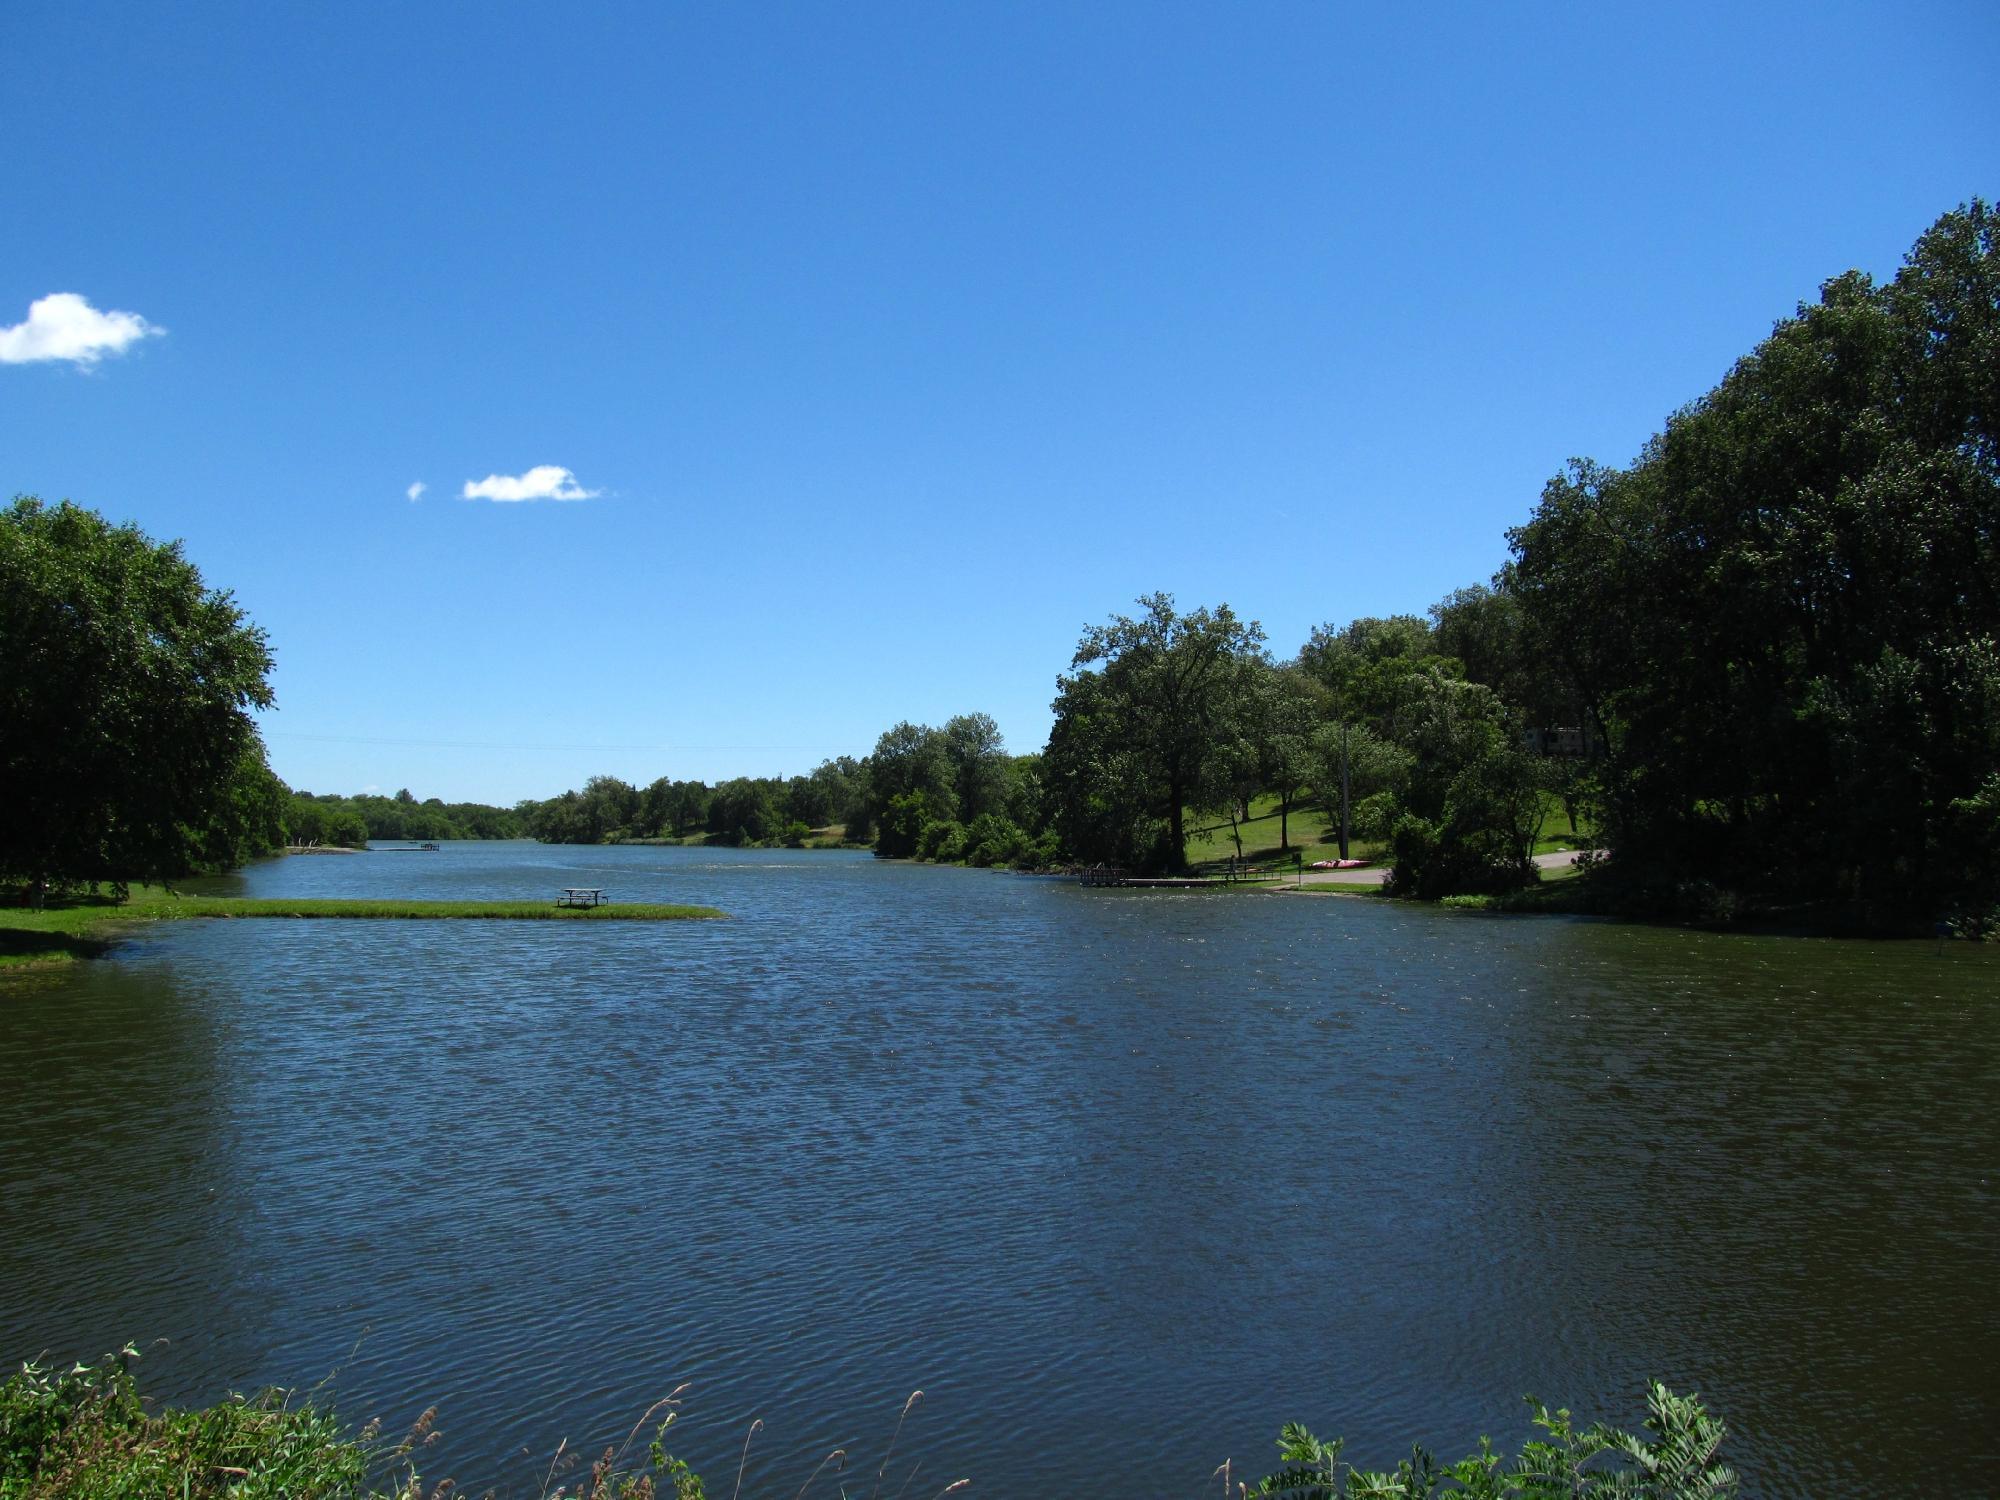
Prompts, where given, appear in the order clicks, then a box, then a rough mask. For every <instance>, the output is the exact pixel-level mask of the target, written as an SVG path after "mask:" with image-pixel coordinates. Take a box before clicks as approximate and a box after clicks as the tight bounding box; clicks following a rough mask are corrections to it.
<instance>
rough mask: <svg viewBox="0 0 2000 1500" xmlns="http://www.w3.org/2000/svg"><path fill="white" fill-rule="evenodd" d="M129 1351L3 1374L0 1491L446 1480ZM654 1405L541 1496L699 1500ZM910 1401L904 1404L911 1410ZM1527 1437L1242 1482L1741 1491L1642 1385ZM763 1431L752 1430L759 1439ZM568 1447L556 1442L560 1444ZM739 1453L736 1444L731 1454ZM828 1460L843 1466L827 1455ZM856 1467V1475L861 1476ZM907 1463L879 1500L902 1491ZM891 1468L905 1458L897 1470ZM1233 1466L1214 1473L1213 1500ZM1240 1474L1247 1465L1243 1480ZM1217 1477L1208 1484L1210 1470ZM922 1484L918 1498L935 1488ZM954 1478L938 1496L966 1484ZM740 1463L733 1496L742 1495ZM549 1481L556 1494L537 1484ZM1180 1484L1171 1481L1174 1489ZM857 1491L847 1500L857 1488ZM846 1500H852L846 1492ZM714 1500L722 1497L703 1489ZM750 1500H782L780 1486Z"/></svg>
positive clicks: (397, 1497) (1592, 1491)
mask: <svg viewBox="0 0 2000 1500" xmlns="http://www.w3.org/2000/svg"><path fill="white" fill-rule="evenodd" d="M136 1357H137V1356H136V1351H134V1350H133V1349H130V1348H127V1349H125V1350H123V1351H121V1352H120V1353H118V1354H114V1355H109V1356H107V1357H106V1358H105V1359H103V1360H101V1361H100V1362H98V1363H97V1364H95V1365H75V1366H73V1367H71V1368H70V1369H68V1370H62V1369H44V1368H41V1367H38V1366H36V1365H32V1364H31V1365H28V1366H26V1367H25V1368H23V1369H22V1370H21V1371H20V1372H19V1373H18V1374H15V1375H12V1376H9V1377H8V1378H7V1379H5V1380H0V1496H6V1497H9V1500H57V1497H65V1500H114V1497H127V1496H133V1497H136V1496H142V1495H143V1496H154V1495H161V1496H166V1495H171V1496H177V1497H180V1500H222V1497H234V1500H280V1497H282V1500H370V1497H375V1500H425V1497H429V1500H439V1497H442V1496H443V1495H445V1494H446V1493H447V1492H449V1491H451V1490H453V1489H454V1488H455V1486H453V1484H452V1482H451V1481H450V1480H449V1479H445V1480H441V1481H438V1482H437V1483H435V1484H433V1485H428V1486H427V1485H426V1484H425V1483H424V1481H423V1480H422V1479H421V1478H420V1477H419V1475H418V1473H417V1464H418V1461H419V1460H420V1459H421V1458H422V1457H423V1456H424V1452H425V1450H426V1449H427V1448H428V1447H429V1445H430V1441H431V1439H432V1437H433V1433H434V1427H433V1424H434V1422H435V1420H436V1416H437V1413H436V1410H435V1409H433V1410H431V1411H427V1412H425V1413H424V1414H423V1415H422V1416H420V1417H418V1418H417V1420H416V1422H415V1424H414V1425H412V1427H411V1428H410V1429H409V1431H408V1433H407V1434H405V1435H404V1436H403V1437H402V1438H401V1439H400V1440H398V1441H395V1442H390V1441H388V1440H386V1439H385V1438H383V1437H382V1436H381V1435H380V1433H379V1431H378V1429H377V1428H376V1427H375V1426H374V1425H373V1424H370V1425H369V1426H368V1427H365V1428H363V1429H361V1430H360V1431H358V1432H356V1431H353V1430H350V1429H348V1428H346V1427H345V1426H343V1425H342V1424H341V1422H340V1421H339V1420H338V1418H336V1417H335V1415H334V1413H333V1412H332V1410H331V1409H330V1408H327V1407H325V1406H322V1405H318V1404H316V1403H315V1402H314V1401H313V1400H312V1399H311V1398H307V1399H304V1400H300V1399H298V1398H297V1397H295V1396H294V1394H293V1393H291V1392H286V1391H266V1392H264V1393H262V1394H260V1395H257V1396H253V1397H248V1398H245V1397H241V1396H231V1397H229V1398H228V1399H226V1400H224V1401H220V1402H218V1403H216V1404H215V1405H214V1406H210V1407H205V1408H195V1409H189V1410H181V1409H177V1408H174V1407H168V1408H165V1409H164V1410H160V1411H156V1412H148V1411H147V1410H146V1407H145V1404H144V1403H142V1401H141V1398H140V1396H139V1391H138V1386H137V1384H136V1382H135V1381H134V1379H133V1376H132V1371H131V1364H132V1361H133V1360H134V1359H135V1358H136ZM685 1389H686V1387H684V1386H683V1387H681V1388H679V1389H677V1390H675V1391H674V1392H673V1393H672V1394H670V1395H668V1396H667V1397H665V1398H664V1399H663V1400H661V1401H659V1402H657V1403H655V1404H654V1405H653V1406H652V1407H651V1408H650V1409H649V1410H648V1411H647V1412H646V1413H645V1414H644V1415H643V1416H641V1417H640V1418H639V1420H638V1422H637V1423H636V1424H635V1425H634V1426H633V1428H632V1431H631V1435H630V1436H629V1437H627V1438H626V1440H625V1443H624V1445H623V1446H622V1447H617V1448H607V1449H606V1450H605V1451H604V1453H603V1455H602V1457H600V1458H598V1459H597V1460H596V1462H594V1463H592V1464H590V1466H589V1468H588V1469H587V1470H585V1469H583V1467H582V1465H581V1464H580V1463H576V1461H575V1460H574V1459H573V1460H572V1464H574V1467H571V1466H570V1465H565V1464H563V1463H562V1462H561V1457H562V1452H563V1450H562V1449H559V1450H558V1459H557V1461H556V1462H552V1463H551V1464H549V1466H548V1467H547V1469H546V1470H545V1471H543V1472H542V1474H541V1476H540V1479H541V1482H540V1485H539V1487H538V1488H537V1490H536V1491H535V1493H536V1494H537V1495H538V1497H539V1500H556V1497H557V1496H566V1497H571V1500H584V1497H588V1500H667V1497H669V1496H671V1497H674V1500H703V1497H705V1496H706V1495H707V1487H706V1486H705V1485H704V1484H703V1483H702V1480H701V1478H700V1476H698V1475H697V1474H696V1473H695V1472H694V1471H693V1470H691V1469H690V1468H689V1467H688V1465H687V1464H686V1463H685V1462H684V1461H682V1460H681V1459H678V1458H676V1457H675V1456H674V1455H673V1454H671V1453H669V1452H668V1451H667V1446H666V1439H667V1436H668V1433H669V1431H670V1430H671V1429H673V1425H674V1422H675V1419H676V1417H677V1416H678V1415H679V1412H678V1408H679V1406H680V1395H681V1391H682V1390H685ZM922 1394H923V1393H922V1392H917V1393H916V1394H915V1395H912V1396H911V1397H910V1399H909V1401H907V1402H905V1403H904V1406H903V1416H904V1417H907V1416H908V1415H909V1413H910V1408H911V1407H912V1406H914V1405H915V1404H916V1402H917V1400H918V1397H920V1396H921V1395H922ZM1528 1405H1529V1412H1530V1418H1531V1420H1532V1422H1533V1424H1534V1426H1535V1427H1537V1428H1539V1429H1540V1430H1541V1435H1540V1437H1539V1438H1538V1439H1537V1440H1536V1441H1533V1442H1530V1443H1528V1444H1527V1445H1525V1446H1524V1448H1523V1449H1522V1451H1521V1454H1520V1457H1519V1458H1518V1459H1510V1458H1509V1457H1508V1455H1507V1453H1506V1450H1504V1449H1501V1450H1498V1451H1496V1450H1495V1449H1494V1448H1493V1447H1492V1446H1491V1445H1490V1444H1488V1443H1487V1442H1486V1440H1485V1439H1481V1440H1480V1448H1479V1451H1478V1452H1476V1453H1473V1454H1471V1455H1468V1456H1467V1457H1466V1458H1464V1459H1461V1460H1460V1461H1459V1462H1457V1463H1453V1464H1439V1463H1437V1461H1436V1460H1435V1459H1433V1458H1432V1457H1431V1455H1430V1454H1428V1453H1426V1452H1425V1451H1424V1450H1423V1449H1422V1448H1413V1449H1412V1450H1411V1456H1410V1458H1409V1459H1407V1460H1405V1461H1404V1462H1403V1463H1402V1464H1399V1465H1398V1466H1397V1468H1396V1469H1395V1470H1393V1471H1373V1472H1371V1471H1369V1470H1365V1469H1359V1468H1356V1467H1355V1466H1354V1465H1353V1464H1351V1463H1348V1462H1347V1461H1346V1460H1345V1458H1344V1456H1343V1452H1342V1450H1343V1447H1344V1444H1342V1442H1341V1441H1340V1440H1339V1439H1337V1438H1336V1439H1334V1440H1333V1441H1332V1442H1322V1441H1321V1440H1319V1439H1318V1438H1316V1437H1314V1436H1313V1435H1312V1433H1311V1432H1309V1431H1307V1430H1306V1428H1305V1427H1303V1426H1301V1425H1300V1424H1298V1423H1287V1424H1286V1425H1285V1427H1284V1429H1283V1430H1282V1432H1281V1433H1280V1434H1279V1439H1278V1449H1279V1455H1278V1457H1279V1463H1280V1468H1279V1469H1278V1470H1277V1472H1275V1473H1273V1474H1270V1475H1268V1476H1267V1477H1266V1478H1264V1479H1263V1480H1262V1481H1261V1482H1260V1483H1259V1484H1258V1485H1257V1486H1256V1487H1255V1488H1254V1489H1249V1488H1248V1487H1247V1486H1246V1487H1245V1490H1246V1491H1247V1493H1249V1494H1251V1495H1259V1496H1273V1497H1275V1496H1279V1495H1288V1496H1297V1497H1305V1496H1317V1497H1324V1500H1391V1497H1405V1496H1407V1497H1418V1496H1429V1495H1439V1496H1442V1495H1446V1494H1451V1495H1466V1496H1469V1497H1473V1496H1477V1497H1486V1500H1502V1497H1505V1496H1508V1495H1519V1496H1524V1497H1525V1496H1532V1495H1555V1494H1562V1495H1567V1496H1582V1497H1603V1500H1611V1497H1613V1496H1619V1497H1624V1500H1727V1497H1730V1496H1734V1495H1735V1494H1736V1493H1737V1478H1736V1475H1735V1474H1734V1473H1732V1472H1731V1471H1730V1470H1729V1469H1727V1468H1725V1467H1724V1466H1723V1465H1722V1464H1720V1463H1718V1462H1717V1461H1716V1457H1717V1450H1718V1449H1720V1448H1721V1446H1722V1442H1723V1438H1724V1436H1725V1431H1726V1430H1725V1428H1724V1427H1723V1425H1722V1423H1721V1422H1720V1421H1719V1420H1717V1419H1716V1418H1715V1417H1713V1416H1711V1415H1710V1414H1709V1412H1708V1411H1707V1409H1706V1408H1705V1407H1704V1406H1703V1405H1702V1403H1701V1399H1700V1397H1698V1396H1677V1395H1675V1394H1674V1393H1673V1392H1671V1391H1669V1390H1668V1389H1667V1388H1666V1387H1665V1386H1662V1385H1658V1384H1654V1385H1651V1386H1649V1387H1648V1390H1647V1400H1646V1405H1647V1408H1648V1414H1647V1418H1646V1429H1647V1430H1646V1432H1644V1433H1642V1434H1636V1435H1635V1434H1626V1433H1622V1432H1617V1431H1615V1430H1612V1429H1609V1428H1606V1427H1602V1426H1592V1427H1588V1428H1584V1427H1580V1426H1578V1425H1577V1424H1576V1423H1575V1422H1574V1421H1573V1420H1572V1419H1571V1416H1570V1414H1569V1412H1568V1411H1550V1410H1549V1409H1548V1408H1547V1407H1546V1406H1543V1405H1542V1404H1541V1403H1540V1402H1538V1401H1535V1400H1534V1399H1533V1398H1529V1402H1528ZM762 1425H763V1423H762V1422H761V1421H760V1422H758V1423H756V1424H755V1425H754V1426H753V1427H752V1428H751V1429H750V1430H751V1433H752V1435H754V1434H755V1432H756V1430H757V1428H758V1427H761V1426H762ZM901 1431H902V1422H901V1420H900V1419H899V1420H898V1421H897V1423H896V1430H895V1432H894V1433H892V1434H891V1436H890V1439H889V1447H888V1451H887V1452H885V1453H884V1455H883V1458H882V1461H881V1464H880V1466H879V1467H878V1469H877V1473H876V1482H875V1485H874V1488H873V1490H871V1495H872V1494H879V1493H881V1492H882V1490H883V1484H884V1479H885V1477H886V1479H887V1481H888V1483H890V1484H892V1485H893V1484H894V1476H893V1475H889V1474H888V1473H887V1471H888V1469H889V1467H890V1459H891V1457H892V1456H893V1455H894V1453H895V1447H896V1439H897V1437H898V1436H900V1435H901ZM567 1446H568V1445H567V1443H565V1444H564V1448H567ZM743 1451H744V1454H745V1456H746V1458H747V1455H748V1453H749V1441H748V1439H747V1438H746V1440H745V1442H744V1448H743ZM845 1459H846V1451H845V1450H844V1449H835V1450H834V1451H833V1452H832V1453H831V1454H829V1455H828V1457H827V1459H826V1460H823V1461H822V1462H821V1464H820V1469H819V1470H815V1471H814V1472H813V1473H812V1474H810V1475H808V1476H807V1478H806V1481H805V1484H804V1485H803V1486H802V1487H801V1488H800V1489H799V1491H798V1494H799V1495H800V1496H803V1495H804V1494H805V1493H806V1492H807V1491H808V1490H810V1489H811V1488H812V1486H813V1482H814V1480H816V1479H818V1478H819V1477H820V1470H824V1469H825V1468H826V1467H827V1466H828V1464H829V1463H832V1464H833V1466H834V1470H835V1473H836V1474H837V1473H838V1472H839V1470H840V1469H841V1467H842V1466H843V1464H844V1461H845ZM836 1460H839V1461H840V1462H836ZM865 1464H866V1460H863V1461H862V1462H861V1463H860V1464H857V1466H856V1467H857V1471H859V1472H861V1473H862V1474H864V1475H865ZM920 1466H921V1464H920V1462H919V1463H918V1464H913V1465H911V1466H910V1473H909V1477H908V1478H905V1479H904V1480H903V1483H902V1486H901V1487H899V1488H897V1489H895V1490H893V1491H892V1493H896V1494H902V1493H904V1492H906V1491H907V1490H908V1487H909V1483H910V1479H913V1478H915V1476H916V1471H917V1468H918V1467H920ZM897 1467H898V1468H899V1469H900V1468H901V1467H902V1465H901V1464H900V1463H899V1464H898V1465H897ZM1233 1468H1234V1466H1233V1465H1229V1464H1225V1465H1224V1466H1223V1467H1222V1468H1220V1469H1218V1470H1217V1471H1216V1473H1218V1474H1221V1475H1223V1476H1224V1486H1223V1487H1224V1492H1225V1493H1227V1492H1228V1489H1229V1483H1228V1481H1229V1478H1230V1477H1233ZM1251 1472H1253V1473H1254V1472H1255V1470H1254V1469H1253V1470H1252V1471H1251ZM1211 1477H1213V1476H1211ZM935 1483H936V1481H935V1480H933V1481H931V1482H930V1484H927V1485H926V1486H925V1487H924V1489H923V1490H922V1491H920V1492H919V1493H922V1494H931V1493H933V1490H932V1487H931V1486H932V1485H934V1484H935ZM970 1483H971V1481H970V1480H966V1479H960V1480H957V1481H956V1482H953V1483H950V1484H947V1485H945V1487H944V1488H943V1489H942V1490H936V1491H935V1493H936V1494H937V1495H938V1496H939V1497H942V1496H946V1495H951V1494H953V1493H955V1492H958V1491H960V1490H963V1489H965V1488H966V1487H967V1486H968V1485H969V1484H970ZM741 1484H742V1474H741V1465H740V1464H739V1466H738V1474H737V1488H736V1489H735V1490H733V1491H732V1494H740V1493H741ZM551 1485H553V1486H554V1488H553V1489H552V1488H551ZM1174 1488H1175V1489H1176V1490H1178V1489H1179V1487H1178V1486H1175V1487H1174ZM859 1489H860V1486H859V1484H857V1485H856V1487H855V1490H854V1491H853V1492H854V1493H856V1494H858V1493H859ZM841 1492H842V1493H848V1491H847V1490H846V1489H845V1488H844V1487H843V1489H842V1491H841ZM720 1493H721V1490H720V1487H719V1486H718V1488H717V1494H718V1495H719V1494H720ZM764 1493H776V1494H789V1493H791V1487H790V1485H789V1484H781V1485H779V1486H778V1488H777V1489H776V1490H775V1491H765V1492H764Z"/></svg>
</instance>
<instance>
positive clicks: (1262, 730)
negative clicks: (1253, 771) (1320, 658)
mask: <svg viewBox="0 0 2000 1500" xmlns="http://www.w3.org/2000/svg"><path fill="white" fill-rule="evenodd" d="M1252 687H1253V694H1252V698H1251V713H1250V715H1249V720H1250V728H1251V745H1252V747H1253V749H1254V753H1255V756H1256V766H1257V782H1258V785H1259V786H1260V787H1261V788H1262V789H1263V790H1264V791H1267V792H1273V793H1275V794H1276V795H1277V798H1278V847H1279V848H1280V849H1281V850H1282V849H1289V848H1291V847H1292V832H1291V827H1292V824H1291V819H1292V804H1293V803H1294V802H1295V801H1296V800H1297V798H1298V796H1299V793H1300V792H1301V791H1303V790H1304V789H1305V787H1306V784H1307V783H1308V782H1310V781H1312V779H1313V777H1314V775H1315V774H1316V767H1315V757H1314V754H1313V736H1314V734H1315V733H1316V732H1317V731H1318V730H1319V728H1320V726H1321V725H1322V724H1324V723H1325V722H1326V718H1327V714H1328V712H1329V710H1330V709H1331V707H1332V703H1331V700H1330V698H1329V696H1328V694H1327V692H1326V690H1325V689H1324V688H1322V687H1321V686H1320V685H1319V684H1318V683H1317V682H1315V681H1314V680H1313V679H1312V678H1311V677H1310V676H1309V675H1307V674H1306V673H1305V672H1304V671H1302V670H1300V669H1299V668H1298V667H1297V666H1284V667H1271V666H1266V667H1262V668H1260V669H1259V670H1258V671H1257V673H1256V674H1255V675H1254V677H1253V678H1252Z"/></svg>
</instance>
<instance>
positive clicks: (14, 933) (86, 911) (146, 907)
mask: <svg viewBox="0 0 2000 1500" xmlns="http://www.w3.org/2000/svg"><path fill="white" fill-rule="evenodd" d="M724 915H725V914H724V913H722V912H719V911H717V910H715V909H714V908H713V907H708V906H669V905H661V904H657V903H652V902H641V901H613V902H607V903H606V904H604V905H602V906H589V907H575V906H557V905H556V904H555V900H554V898H553V897H551V898H549V899H547V900H543V901H358V900H357V901H345V900H331V899H300V898H279V899H265V898H256V899H252V898H248V897H238V896H185V895H178V894H176V893H174V892H173V891H170V890H167V889H165V888H164V887H161V886H151V885H142V886H134V887H132V889H131V892H130V894H129V896H128V897H127V898H126V899H124V900H122V901H121V900H119V899H118V898H117V897H115V896H112V895H106V894H101V893H97V892H88V893H85V894H82V895H77V896H65V897H60V898H58V897H51V898H50V900H49V903H48V906H47V907H46V908H45V909H43V910H35V909H33V908H30V907H25V906H8V907H0V968H7V967H24V966H26V967H35V966H41V965H47V964H62V963H71V962H74V961H75V960H77V959H80V958H94V957H96V956H98V955H99V954H102V953H103V952H104V951H105V950H106V948H107V947H108V946H109V945H110V941H111V940H112V939H113V938H115V937H116V936H117V935H118V933H119V931H120V930H121V929H123V928H126V927H129V926H131V925H134V924H138V923H144V922H177V921H191V920H232V919H241V918H261V919H295V920H325V919H332V920H350V921H399V920H408V921H505V922H545V921H559V922H684V921H714V920H718V919H720V918H722V917H723V916H724ZM0 1500H4V1497H0Z"/></svg>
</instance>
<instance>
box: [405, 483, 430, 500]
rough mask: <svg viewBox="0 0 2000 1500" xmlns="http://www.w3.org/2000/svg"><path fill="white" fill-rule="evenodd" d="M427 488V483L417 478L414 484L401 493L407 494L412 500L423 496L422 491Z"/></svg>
mask: <svg viewBox="0 0 2000 1500" xmlns="http://www.w3.org/2000/svg"><path fill="white" fill-rule="evenodd" d="M429 488H430V486H429V485H427V484H425V483H424V482H423V481H422V480H421V479H419V480H418V481H417V482H416V483H415V484H413V485H411V486H410V487H409V488H408V489H406V490H404V491H403V493H404V494H406V495H408V496H409V497H410V498H411V499H412V500H421V499H423V498H424V491H425V490H427V489H429Z"/></svg>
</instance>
